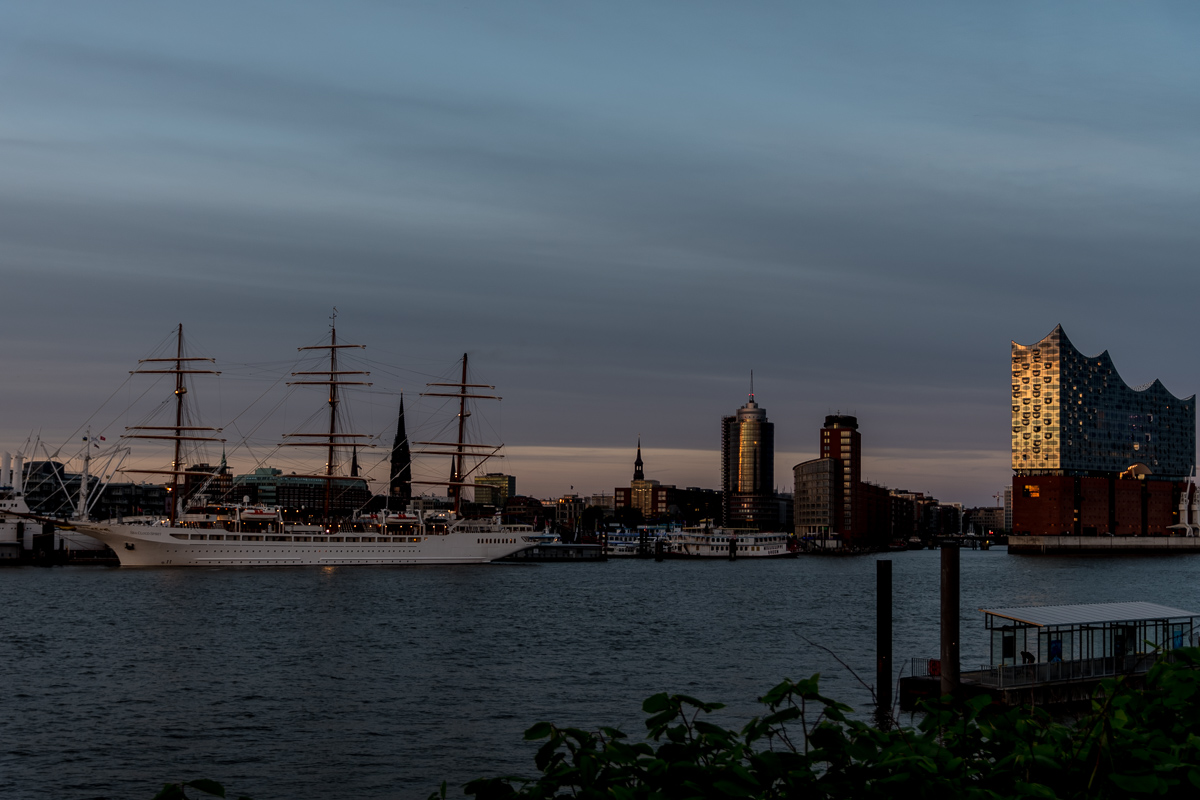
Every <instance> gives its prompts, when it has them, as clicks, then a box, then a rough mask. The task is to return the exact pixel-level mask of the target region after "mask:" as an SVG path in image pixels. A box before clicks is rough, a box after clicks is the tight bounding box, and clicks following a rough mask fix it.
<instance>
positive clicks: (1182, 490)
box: [1012, 325, 1197, 536]
mask: <svg viewBox="0 0 1200 800" xmlns="http://www.w3.org/2000/svg"><path fill="white" fill-rule="evenodd" d="M1195 401H1196V397H1195V395H1192V396H1191V397H1186V398H1182V399H1181V398H1179V397H1176V396H1175V395H1173V394H1171V393H1170V392H1169V391H1167V389H1166V388H1165V387H1164V386H1163V385H1162V383H1161V382H1159V381H1157V380H1155V381H1153V382H1151V383H1149V384H1147V385H1145V386H1142V387H1138V388H1131V387H1130V386H1128V385H1127V384H1126V383H1125V381H1123V380H1122V379H1121V376H1120V375H1119V374H1118V373H1117V371H1116V369H1115V367H1114V366H1113V362H1112V359H1111V357H1110V356H1109V355H1108V352H1107V351H1105V352H1103V353H1101V354H1100V355H1098V356H1085V355H1083V354H1082V353H1081V352H1080V351H1079V350H1077V349H1076V348H1075V346H1074V345H1073V344H1071V341H1070V340H1069V339H1068V338H1067V336H1066V334H1065V333H1064V332H1063V329H1062V326H1061V325H1059V326H1056V327H1055V328H1054V330H1053V331H1051V332H1050V334H1049V335H1047V336H1046V337H1045V338H1043V339H1042V340H1041V341H1039V342H1037V343H1036V344H1033V345H1028V346H1026V345H1020V344H1017V343H1016V342H1013V343H1012V469H1013V487H1012V497H1013V502H1012V508H1013V521H1012V527H1013V533H1016V534H1043V535H1045V534H1070V535H1075V536H1087V535H1097V534H1103V533H1111V534H1115V535H1123V534H1136V535H1150V534H1166V533H1169V532H1171V531H1172V530H1184V529H1186V528H1187V527H1188V526H1189V525H1192V526H1193V527H1194V526H1195V524H1196V523H1197V520H1195V519H1190V518H1187V517H1191V516H1192V514H1191V512H1190V492H1191V489H1190V485H1189V482H1188V480H1187V479H1188V476H1189V475H1191V474H1192V471H1193V469H1194V466H1195V461H1196V402H1195ZM1181 501H1182V503H1181ZM1181 508H1182V509H1183V511H1182V514H1183V515H1184V517H1185V518H1181V511H1180V509H1181Z"/></svg>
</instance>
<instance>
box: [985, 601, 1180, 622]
mask: <svg viewBox="0 0 1200 800" xmlns="http://www.w3.org/2000/svg"><path fill="white" fill-rule="evenodd" d="M979 610H980V611H982V612H983V613H984V614H989V615H991V616H993V617H1001V618H1003V619H1010V620H1012V621H1014V622H1020V623H1024V624H1025V625H1033V626H1035V627H1038V628H1044V627H1048V626H1056V625H1100V624H1103V623H1106V622H1137V621H1141V620H1157V619H1176V618H1179V617H1184V618H1187V617H1200V613H1197V612H1195V611H1184V610H1183V609H1181V608H1171V607H1170V606H1160V605H1158V604H1157V603H1141V602H1138V603H1089V604H1082V605H1070V606H1025V607H1017V608H994V609H986V608H981V609H979Z"/></svg>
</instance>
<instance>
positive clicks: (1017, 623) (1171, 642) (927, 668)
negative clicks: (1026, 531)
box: [899, 602, 1200, 711]
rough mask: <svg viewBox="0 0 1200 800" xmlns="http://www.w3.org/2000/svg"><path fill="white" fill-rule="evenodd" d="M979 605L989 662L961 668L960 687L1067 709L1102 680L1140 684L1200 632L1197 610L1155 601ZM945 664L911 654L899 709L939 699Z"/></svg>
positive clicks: (1011, 701)
mask: <svg viewBox="0 0 1200 800" xmlns="http://www.w3.org/2000/svg"><path fill="white" fill-rule="evenodd" d="M980 611H982V612H983V615H984V622H985V625H986V627H987V629H988V630H989V631H991V648H990V650H991V657H990V659H989V661H990V662H991V663H990V665H989V666H984V667H981V668H979V669H975V670H968V671H963V672H961V673H960V674H959V690H958V692H959V694H960V695H961V696H963V697H974V696H978V695H987V696H989V697H991V698H992V699H993V700H994V701H995V702H997V703H1001V704H1003V705H1010V706H1017V705H1034V706H1045V707H1056V708H1060V709H1063V710H1066V709H1068V708H1070V707H1072V706H1073V705H1076V704H1079V703H1084V702H1087V701H1088V700H1090V698H1091V696H1092V693H1093V692H1095V690H1096V688H1097V687H1098V686H1099V684H1100V682H1101V681H1103V680H1105V679H1108V678H1115V677H1119V676H1125V677H1126V678H1127V680H1129V681H1130V682H1132V683H1133V684H1134V685H1138V684H1140V683H1141V682H1142V681H1144V680H1145V675H1146V673H1147V672H1149V671H1150V668H1151V667H1153V666H1154V664H1155V663H1156V662H1157V661H1158V659H1159V658H1164V657H1165V658H1169V657H1170V653H1171V651H1172V650H1177V649H1179V648H1181V647H1191V646H1196V644H1197V637H1198V635H1200V634H1198V632H1197V629H1196V619H1197V617H1200V614H1197V613H1195V612H1191V611H1184V610H1182V609H1178V608H1170V607H1168V606H1160V605H1157V604H1155V603H1141V602H1137V603H1097V604H1091V605H1065V606H1035V607H1028V608H997V609H992V610H988V609H980ZM945 666H950V665H945ZM945 666H944V665H943V664H942V660H941V659H913V661H912V672H911V674H910V675H909V676H908V677H905V678H901V679H900V692H899V694H900V698H899V699H900V708H901V709H902V710H904V711H913V710H915V709H916V707H917V704H918V703H920V702H921V701H922V700H931V699H936V698H937V697H940V696H941V695H942V694H943V693H944V692H943V679H944V677H945V675H944V673H945V671H946V670H945Z"/></svg>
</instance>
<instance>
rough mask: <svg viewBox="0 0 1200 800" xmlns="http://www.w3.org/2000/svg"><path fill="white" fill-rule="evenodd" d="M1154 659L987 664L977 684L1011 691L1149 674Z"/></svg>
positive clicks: (1145, 655) (1134, 657)
mask: <svg viewBox="0 0 1200 800" xmlns="http://www.w3.org/2000/svg"><path fill="white" fill-rule="evenodd" d="M1157 658H1158V656H1157V655H1156V654H1154V653H1135V654H1130V655H1126V656H1103V657H1099V658H1081V659H1073V660H1071V661H1048V662H1037V663H1033V664H999V665H990V666H985V667H982V668H981V669H980V670H979V681H980V683H982V684H983V685H984V686H993V687H997V688H1010V687H1015V686H1031V685H1035V684H1041V683H1060V682H1066V681H1083V680H1090V679H1096V678H1107V677H1115V676H1117V675H1131V674H1140V673H1144V672H1147V671H1149V669H1150V667H1152V666H1154V662H1155V661H1156V660H1157Z"/></svg>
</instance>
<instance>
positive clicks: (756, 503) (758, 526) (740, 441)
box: [721, 386, 779, 531]
mask: <svg viewBox="0 0 1200 800" xmlns="http://www.w3.org/2000/svg"><path fill="white" fill-rule="evenodd" d="M721 491H722V494H723V497H722V515H721V521H722V523H723V524H724V525H725V526H726V527H728V528H752V529H755V530H759V531H773V530H775V529H777V528H778V527H779V501H778V500H777V499H776V497H775V425H774V424H773V423H771V422H769V421H768V420H767V412H766V411H765V410H764V409H762V408H761V407H760V406H759V405H758V403H757V402H755V400H754V389H753V386H752V387H751V390H750V397H749V400H748V401H747V402H746V404H745V405H744V406H742V407H741V408H739V409H738V410H737V413H736V414H734V415H732V416H728V417H722V419H721Z"/></svg>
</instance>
